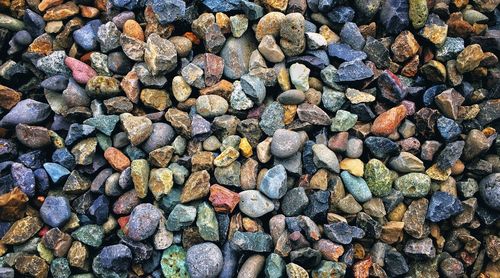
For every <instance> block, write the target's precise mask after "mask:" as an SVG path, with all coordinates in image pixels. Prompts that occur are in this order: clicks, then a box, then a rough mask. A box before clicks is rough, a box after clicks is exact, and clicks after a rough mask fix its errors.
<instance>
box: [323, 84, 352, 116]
mask: <svg viewBox="0 0 500 278" xmlns="http://www.w3.org/2000/svg"><path fill="white" fill-rule="evenodd" d="M346 101H347V98H346V97H345V94H344V93H343V92H339V91H335V90H332V89H331V88H328V87H324V88H323V94H322V95H321V102H322V103H323V106H324V107H325V108H326V109H328V110H329V111H331V112H337V111H338V110H339V109H340V108H341V107H342V105H344V103H345V102H346Z"/></svg>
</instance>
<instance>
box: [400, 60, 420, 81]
mask: <svg viewBox="0 0 500 278" xmlns="http://www.w3.org/2000/svg"><path fill="white" fill-rule="evenodd" d="M419 57H420V56H418V55H415V56H413V58H411V59H410V60H409V61H408V62H407V63H406V64H405V65H404V67H403V68H402V69H401V74H402V75H404V76H406V77H414V76H415V75H416V74H417V72H418V66H419V64H420V58H419Z"/></svg>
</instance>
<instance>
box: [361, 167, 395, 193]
mask: <svg viewBox="0 0 500 278" xmlns="http://www.w3.org/2000/svg"><path fill="white" fill-rule="evenodd" d="M364 176H365V180H366V184H367V185H368V188H370V191H371V192H372V194H373V195H374V196H375V197H384V196H387V195H389V193H390V192H391V187H392V180H393V179H392V174H391V171H390V170H389V169H388V168H387V167H385V165H384V163H383V162H382V161H380V160H378V159H371V160H370V161H368V163H367V164H366V165H365V174H364Z"/></svg>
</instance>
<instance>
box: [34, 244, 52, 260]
mask: <svg viewBox="0 0 500 278" xmlns="http://www.w3.org/2000/svg"><path fill="white" fill-rule="evenodd" d="M36 250H37V251H38V254H39V255H40V257H42V259H44V260H45V261H46V262H48V263H49V264H50V263H51V262H52V260H53V259H54V254H52V251H51V250H50V249H49V248H47V247H45V245H43V243H42V242H39V243H38V245H37V246H36Z"/></svg>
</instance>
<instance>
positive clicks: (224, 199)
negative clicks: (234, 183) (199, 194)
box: [208, 184, 240, 213]
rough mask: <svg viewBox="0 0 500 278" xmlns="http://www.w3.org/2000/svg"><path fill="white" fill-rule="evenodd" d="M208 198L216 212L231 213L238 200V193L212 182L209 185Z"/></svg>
mask: <svg viewBox="0 0 500 278" xmlns="http://www.w3.org/2000/svg"><path fill="white" fill-rule="evenodd" d="M208 200H209V201H210V202H211V203H212V206H213V207H214V209H215V211H216V212H219V213H231V212H233V210H234V208H235V207H236V206H237V205H238V203H239V202H240V195H239V194H238V193H236V192H234V191H231V190H229V189H227V188H225V187H223V186H220V185H218V184H214V185H212V186H211V187H210V197H209V198H208Z"/></svg>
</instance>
